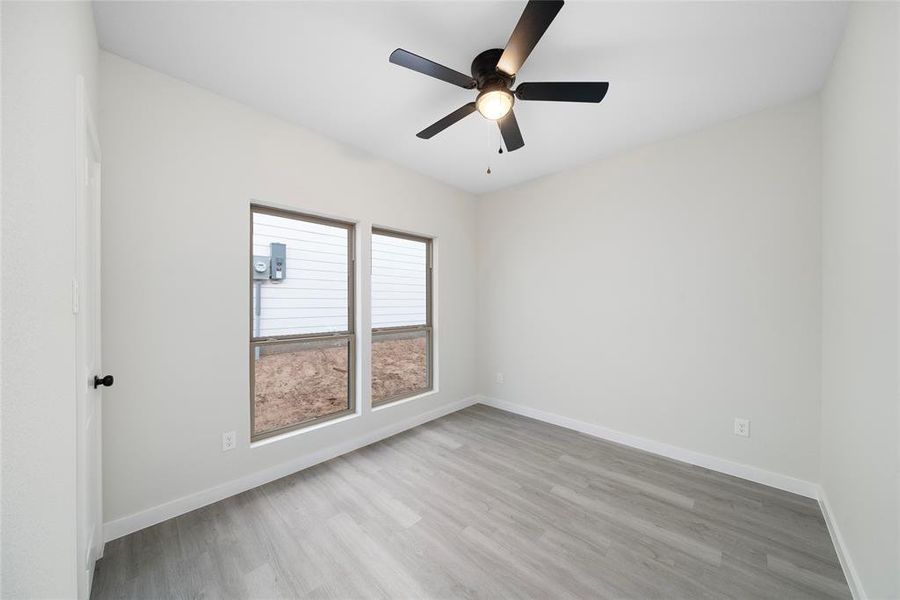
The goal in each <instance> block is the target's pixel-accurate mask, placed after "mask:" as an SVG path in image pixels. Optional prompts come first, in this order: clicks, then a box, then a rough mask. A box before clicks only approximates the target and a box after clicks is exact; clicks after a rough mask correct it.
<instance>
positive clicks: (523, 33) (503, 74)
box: [389, 0, 609, 152]
mask: <svg viewBox="0 0 900 600" xmlns="http://www.w3.org/2000/svg"><path fill="white" fill-rule="evenodd" d="M563 4H564V3H563V0H529V2H528V4H527V5H526V6H525V10H524V11H523V12H522V16H521V17H519V22H518V23H517V24H516V28H515V29H513V32H512V35H511V36H509V41H508V42H507V43H506V48H504V49H502V50H501V49H499V48H493V49H491V50H485V51H484V52H482V53H481V54H479V55H478V56H476V57H475V60H473V61H472V68H471V70H472V76H471V77H469V76H468V75H466V74H464V73H460V72H459V71H455V70H453V69H451V68H449V67H445V66H444V65H440V64H438V63H436V62H434V61H430V60H428V59H427V58H422V57H421V56H418V55H416V54H413V53H412V52H407V51H406V50H403V49H402V48H397V49H396V50H394V51H393V52H391V56H390V59H389V60H390V61H391V62H392V63H394V64H395V65H400V66H401V67H406V68H407V69H412V70H413V71H418V72H419V73H423V74H425V75H429V76H431V77H434V78H436V79H440V80H442V81H446V82H447V83H452V84H453V85H458V86H459V87H461V88H465V89H467V90H478V96H477V97H476V98H475V102H469V103H468V104H465V105H463V106H461V107H459V108H458V109H456V110H455V111H453V112H452V113H450V114H449V115H447V116H446V117H444V118H443V119H441V120H439V121H437V122H436V123H434V124H432V125H429V126H428V127H426V128H425V129H423V130H422V131H420V132H419V133H417V134H416V136H418V137H420V138H422V139H424V140H427V139H430V138H432V137H434V136H435V135H437V134H438V133H440V132H442V131H443V130H445V129H447V128H448V127H450V126H451V125H453V124H454V123H456V122H457V121H460V120H461V119H463V118H464V117H467V116H469V115H470V114H472V113H473V112H475V111H476V110H477V111H478V112H480V113H481V115H482V116H483V117H484V118H485V119H490V120H492V121H497V124H498V125H499V126H500V135H501V136H502V137H503V143H504V144H505V145H506V150H507V151H508V152H512V151H513V150H518V149H519V148H521V147H522V146H524V145H525V141H524V140H523V139H522V132H521V131H520V130H519V124H518V123H517V122H516V115H515V113H514V112H513V110H512V107H513V104H515V101H516V100H544V101H550V102H600V101H601V100H603V97H604V96H605V95H606V91H607V90H608V89H609V83H607V82H572V81H567V82H540V83H522V84H520V85H519V86H518V87H517V88H516V89H515V90H512V89H510V88H511V87H512V85H513V83H515V81H516V74H517V73H518V72H519V69H521V68H522V65H523V64H524V63H525V59H526V58H528V55H529V54H531V51H532V50H534V47H535V46H536V45H537V43H538V41H539V40H540V39H541V36H542V35H544V32H545V31H547V28H548V27H550V23H552V22H553V19H554V18H555V17H556V14H557V13H558V12H559V10H560V9H561V8H562V6H563Z"/></svg>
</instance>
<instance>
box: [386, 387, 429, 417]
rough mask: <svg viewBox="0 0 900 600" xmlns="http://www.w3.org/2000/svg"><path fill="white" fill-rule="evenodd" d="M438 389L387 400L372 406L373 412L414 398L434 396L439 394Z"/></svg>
mask: <svg viewBox="0 0 900 600" xmlns="http://www.w3.org/2000/svg"><path fill="white" fill-rule="evenodd" d="M437 393H438V390H437V389H436V388H435V389H433V390H428V391H427V392H422V393H421V394H417V395H415V396H410V397H409V398H401V399H399V400H394V401H392V402H385V403H384V404H379V405H378V406H373V407H372V412H378V411H380V410H384V409H385V408H391V407H392V406H400V405H401V404H406V403H407V402H412V401H413V400H420V399H422V398H427V397H428V396H433V395H434V394H437Z"/></svg>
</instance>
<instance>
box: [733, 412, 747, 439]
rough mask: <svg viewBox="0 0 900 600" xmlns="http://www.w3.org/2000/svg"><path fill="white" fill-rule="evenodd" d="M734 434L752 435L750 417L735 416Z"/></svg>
mask: <svg viewBox="0 0 900 600" xmlns="http://www.w3.org/2000/svg"><path fill="white" fill-rule="evenodd" d="M734 435H740V436H743V437H750V419H738V418H737V417H735V418H734Z"/></svg>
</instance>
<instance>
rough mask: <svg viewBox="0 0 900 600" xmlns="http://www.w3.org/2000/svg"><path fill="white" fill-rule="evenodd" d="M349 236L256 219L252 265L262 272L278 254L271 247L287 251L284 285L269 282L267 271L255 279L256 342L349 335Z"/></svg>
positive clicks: (305, 224)
mask: <svg viewBox="0 0 900 600" xmlns="http://www.w3.org/2000/svg"><path fill="white" fill-rule="evenodd" d="M348 235H349V231H348V229H347V228H345V227H338V226H333V225H326V224H322V223H315V222H311V221H304V220H301V219H292V218H288V217H281V216H276V215H270V214H265V213H257V212H254V213H253V258H254V260H253V265H254V266H255V265H256V264H257V263H259V265H260V267H259V268H260V269H263V265H266V264H267V263H265V260H266V259H269V258H271V257H272V256H273V253H277V251H278V247H277V246H276V247H275V248H274V249H273V246H272V244H284V246H285V262H284V266H285V269H284V277H283V279H277V278H276V277H269V276H268V273H269V268H270V267H268V266H266V267H265V269H266V271H265V273H266V274H265V275H263V276H262V277H260V276H259V275H258V274H256V275H254V279H253V281H252V285H253V292H254V293H253V295H252V297H253V337H257V338H258V337H269V336H282V335H298V334H308V333H326V332H334V331H348V317H347V315H348V312H349V311H348V307H347V301H348V283H347V280H348V277H347V270H348V268H349V267H348V256H347V247H348V242H349V240H348ZM259 259H262V262H260V260H259ZM257 288H258V289H257ZM257 299H259V306H257Z"/></svg>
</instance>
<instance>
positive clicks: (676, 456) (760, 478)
mask: <svg viewBox="0 0 900 600" xmlns="http://www.w3.org/2000/svg"><path fill="white" fill-rule="evenodd" d="M481 404H484V405H486V406H492V407H494V408H499V409H500V410H505V411H507V412H511V413H515V414H517V415H522V416H523V417H530V418H532V419H537V420H538V421H544V422H546V423H551V424H553V425H559V426H560V427H565V428H566V429H573V430H575V431H578V432H581V433H585V434H587V435H592V436H594V437H598V438H601V439H604V440H609V441H611V442H616V443H617V444H622V445H624V446H631V447H632V448H638V449H639V450H644V451H646V452H651V453H653V454H658V455H660V456H665V457H666V458H671V459H673V460H678V461H681V462H685V463H688V464H691V465H696V466H698V467H704V468H706V469H710V470H712V471H718V472H720V473H725V474H727V475H733V476H735V477H740V478H741V479H747V480H749V481H754V482H756V483H761V484H763V485H768V486H771V487H773V488H778V489H780V490H784V491H787V492H791V493H794V494H799V495H801V496H806V497H807V498H817V497H818V491H819V486H818V485H817V484H815V483H812V482H810V481H805V480H803V479H797V478H796V477H791V476H789V475H782V474H781V473H774V472H772V471H766V470H765V469H760V468H758V467H751V466H750V465H745V464H741V463H737V462H733V461H730V460H726V459H724V458H718V457H716V456H712V455H709V454H703V453H701V452H695V451H693V450H688V449H686V448H680V447H678V446H672V445H670V444H665V443H663V442H657V441H655V440H651V439H647V438H643V437H640V436H636V435H632V434H630V433H623V432H621V431H616V430H615V429H609V428H608V427H603V426H602V425H595V424H593V423H588V422H586V421H579V420H578V419H572V418H570V417H564V416H562V415H558V414H555V413H550V412H546V411H543V410H538V409H536V408H530V407H528V406H522V405H521V404H515V403H513V402H507V401H506V400H498V399H496V398H488V397H482V399H481Z"/></svg>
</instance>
